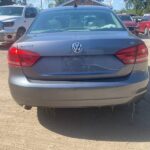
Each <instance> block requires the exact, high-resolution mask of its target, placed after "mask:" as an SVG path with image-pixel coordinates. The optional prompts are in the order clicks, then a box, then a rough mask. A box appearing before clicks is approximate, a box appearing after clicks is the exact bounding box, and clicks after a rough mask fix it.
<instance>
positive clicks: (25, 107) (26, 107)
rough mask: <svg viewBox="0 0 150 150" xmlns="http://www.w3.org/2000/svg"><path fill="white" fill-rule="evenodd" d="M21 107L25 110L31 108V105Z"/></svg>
mask: <svg viewBox="0 0 150 150" xmlns="http://www.w3.org/2000/svg"><path fill="white" fill-rule="evenodd" d="M23 108H24V109H25V110H31V109H32V106H27V105H24V106H23Z"/></svg>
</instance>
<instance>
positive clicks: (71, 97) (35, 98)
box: [9, 72, 149, 108]
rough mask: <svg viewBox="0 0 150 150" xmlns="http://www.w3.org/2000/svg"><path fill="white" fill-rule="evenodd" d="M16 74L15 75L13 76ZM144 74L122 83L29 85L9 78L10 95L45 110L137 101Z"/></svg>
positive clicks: (143, 87) (144, 86)
mask: <svg viewBox="0 0 150 150" xmlns="http://www.w3.org/2000/svg"><path fill="white" fill-rule="evenodd" d="M17 74H18V73H17ZM148 80H149V75H148V72H142V73H141V72H139V73H138V72H137V73H133V74H132V75H130V76H129V77H126V78H124V79H115V80H112V81H111V80H109V81H107V80H104V81H92V82H85V81H84V82H79V81H29V80H27V79H26V77H24V76H23V75H19V76H11V77H10V78H9V85H10V90H11V94H12V96H13V97H14V99H15V100H16V102H17V103H18V104H19V105H28V106H46V107H57V108H61V107H64V108H65V107H100V106H109V105H120V104H125V103H128V102H130V101H134V100H138V99H140V97H141V96H142V95H143V94H144V93H145V92H146V90H147V85H148Z"/></svg>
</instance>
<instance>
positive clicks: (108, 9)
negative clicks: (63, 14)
mask: <svg viewBox="0 0 150 150" xmlns="http://www.w3.org/2000/svg"><path fill="white" fill-rule="evenodd" d="M74 9H78V10H95V9H97V10H106V11H111V9H110V8H108V7H106V6H94V5H90V6H89V5H84V6H81V5H79V6H77V7H74V6H59V7H55V8H49V9H46V10H43V11H42V13H44V12H51V11H54V10H74Z"/></svg>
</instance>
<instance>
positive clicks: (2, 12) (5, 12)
mask: <svg viewBox="0 0 150 150" xmlns="http://www.w3.org/2000/svg"><path fill="white" fill-rule="evenodd" d="M37 13H38V11H37V9H36V8H34V7H30V6H22V5H21V6H19V5H9V6H1V7H0V43H1V44H7V43H13V42H14V41H15V40H16V39H19V38H20V37H21V36H22V35H23V34H24V33H25V32H26V30H27V29H28V28H29V26H30V25H31V23H32V22H33V20H34V18H35V17H36V15H37Z"/></svg>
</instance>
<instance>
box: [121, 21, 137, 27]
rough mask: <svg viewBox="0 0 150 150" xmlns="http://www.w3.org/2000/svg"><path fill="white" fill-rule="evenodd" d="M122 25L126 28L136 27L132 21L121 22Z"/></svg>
mask: <svg viewBox="0 0 150 150" xmlns="http://www.w3.org/2000/svg"><path fill="white" fill-rule="evenodd" d="M123 23H124V25H125V26H126V27H132V26H136V25H137V23H136V22H134V21H123Z"/></svg>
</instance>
